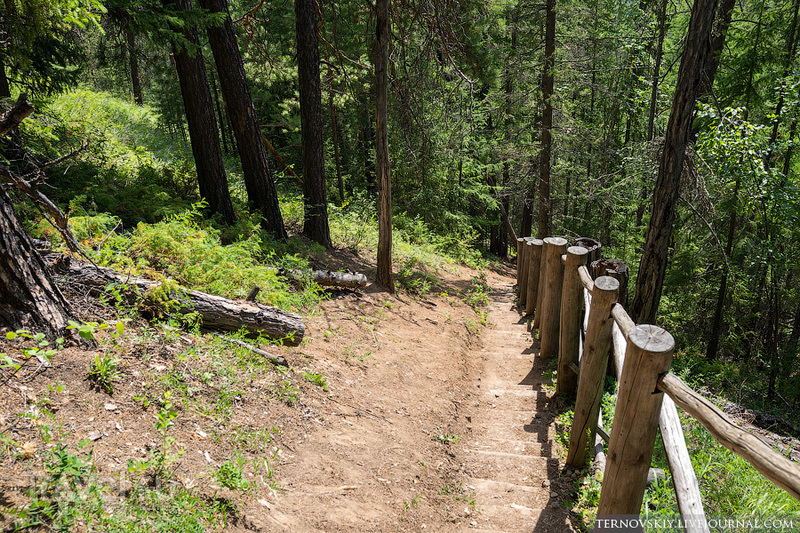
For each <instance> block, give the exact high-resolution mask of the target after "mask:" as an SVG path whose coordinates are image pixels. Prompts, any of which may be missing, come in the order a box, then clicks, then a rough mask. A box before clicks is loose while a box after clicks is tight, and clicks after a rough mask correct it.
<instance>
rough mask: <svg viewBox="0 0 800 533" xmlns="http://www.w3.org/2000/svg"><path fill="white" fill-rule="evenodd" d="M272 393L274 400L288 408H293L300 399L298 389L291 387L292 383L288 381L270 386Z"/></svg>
mask: <svg viewBox="0 0 800 533" xmlns="http://www.w3.org/2000/svg"><path fill="white" fill-rule="evenodd" d="M272 393H273V394H274V395H275V399H277V400H279V401H281V402H283V403H285V404H286V405H288V406H289V407H294V406H295V405H296V404H297V401H298V400H299V398H300V397H299V393H300V389H298V388H296V387H293V386H292V382H291V381H288V380H284V381H281V382H280V383H276V384H274V385H272Z"/></svg>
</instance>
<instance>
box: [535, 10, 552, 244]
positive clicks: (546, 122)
mask: <svg viewBox="0 0 800 533" xmlns="http://www.w3.org/2000/svg"><path fill="white" fill-rule="evenodd" d="M546 9H547V17H546V19H545V30H544V72H543V73H542V101H543V104H544V107H543V110H542V155H541V157H540V158H539V238H540V239H544V238H545V237H549V236H550V154H551V152H552V148H553V136H552V134H551V130H552V128H553V101H552V100H553V86H554V72H553V70H554V67H555V62H554V59H555V50H556V0H547V2H546Z"/></svg>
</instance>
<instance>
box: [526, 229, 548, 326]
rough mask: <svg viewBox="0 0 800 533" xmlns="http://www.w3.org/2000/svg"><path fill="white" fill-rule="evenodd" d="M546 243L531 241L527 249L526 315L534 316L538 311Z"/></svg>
mask: <svg viewBox="0 0 800 533" xmlns="http://www.w3.org/2000/svg"><path fill="white" fill-rule="evenodd" d="M543 246H544V241H543V240H541V239H530V240H528V241H527V243H526V245H525V248H526V249H527V250H528V252H527V253H528V283H527V286H526V287H525V293H526V295H527V296H526V297H525V315H526V316H529V315H531V314H533V311H534V310H535V309H536V301H537V300H538V298H539V278H540V276H541V266H542V247H543Z"/></svg>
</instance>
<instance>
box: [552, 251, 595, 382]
mask: <svg viewBox="0 0 800 533" xmlns="http://www.w3.org/2000/svg"><path fill="white" fill-rule="evenodd" d="M588 254H589V251H588V250H587V249H586V248H583V247H581V246H570V247H569V248H567V264H566V265H565V266H564V284H563V287H562V290H561V325H560V333H559V335H560V337H561V339H560V341H559V343H558V380H557V381H556V392H564V393H566V394H569V395H570V396H571V395H573V394H575V387H576V386H577V384H578V379H577V378H578V377H577V376H576V375H575V374H574V373H573V372H572V371H571V370H570V364H577V363H578V352H579V350H580V329H581V318H582V314H583V313H582V311H583V284H582V283H581V278H580V274H578V267H579V266H581V265H583V264H584V263H585V262H586V257H587V255H588Z"/></svg>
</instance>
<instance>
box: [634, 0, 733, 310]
mask: <svg viewBox="0 0 800 533" xmlns="http://www.w3.org/2000/svg"><path fill="white" fill-rule="evenodd" d="M716 7H717V0H695V3H694V7H693V8H692V16H691V19H690V21H689V31H688V33H687V35H686V44H685V48H684V52H683V57H682V58H681V66H680V69H679V71H678V82H677V87H676V89H675V98H674V100H673V104H672V111H671V113H670V117H669V123H668V125H667V133H666V137H665V139H664V149H663V154H662V158H661V164H660V165H659V169H658V177H657V178H656V186H655V190H654V192H653V203H652V213H651V216H650V223H649V225H648V227H647V234H646V236H645V243H644V249H643V250H642V259H641V261H640V263H639V274H638V277H637V280H636V292H635V293H634V297H633V304H632V306H631V311H632V317H633V318H634V320H635V321H636V323H638V324H654V323H655V319H656V314H657V312H658V304H659V302H660V301H661V291H662V289H663V285H664V277H665V275H666V271H667V253H668V250H669V240H670V237H671V235H672V224H673V222H674V220H675V205H676V203H677V200H678V193H679V189H680V179H681V172H682V170H683V161H684V156H685V154H686V144H687V140H688V136H689V133H690V129H691V125H692V117H693V115H694V105H695V100H696V97H697V93H698V91H699V89H700V84H701V82H702V79H703V69H704V68H705V66H706V65H707V61H708V59H709V57H710V55H711V40H710V35H711V30H712V29H713V23H714V13H715V12H716Z"/></svg>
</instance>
